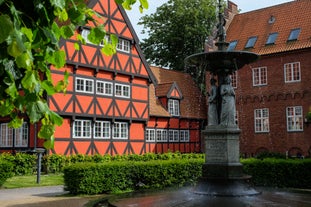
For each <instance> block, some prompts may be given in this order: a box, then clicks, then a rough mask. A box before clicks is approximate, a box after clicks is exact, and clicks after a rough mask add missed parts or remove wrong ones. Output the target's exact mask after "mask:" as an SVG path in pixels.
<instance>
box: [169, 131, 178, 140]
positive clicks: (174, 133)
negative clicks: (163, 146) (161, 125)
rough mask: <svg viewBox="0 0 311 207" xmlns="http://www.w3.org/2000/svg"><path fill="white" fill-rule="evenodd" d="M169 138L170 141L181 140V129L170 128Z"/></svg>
mask: <svg viewBox="0 0 311 207" xmlns="http://www.w3.org/2000/svg"><path fill="white" fill-rule="evenodd" d="M168 138H169V141H170V142H179V130H174V129H170V130H168Z"/></svg>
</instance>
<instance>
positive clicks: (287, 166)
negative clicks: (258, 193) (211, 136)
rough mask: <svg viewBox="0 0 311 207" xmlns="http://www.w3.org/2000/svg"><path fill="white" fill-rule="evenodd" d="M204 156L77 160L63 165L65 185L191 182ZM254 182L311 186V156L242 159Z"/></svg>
mask: <svg viewBox="0 0 311 207" xmlns="http://www.w3.org/2000/svg"><path fill="white" fill-rule="evenodd" d="M203 163H204V160H203V159H189V160H178V159H175V160H169V161H149V162H108V163H101V164H96V163H80V164H74V165H71V166H67V167H65V169H64V180H65V186H66V189H67V190H68V191H70V192H71V193H72V194H98V193H106V192H118V191H133V190H139V189H149V188H152V189H158V188H165V187H170V186H183V185H185V184H193V183H195V182H196V181H197V178H198V177H200V176H201V169H202V164H203ZM242 163H243V165H244V170H245V173H246V174H249V175H252V177H253V178H252V179H253V180H252V181H253V182H254V184H255V185H257V186H270V187H293V188H311V159H305V160H285V159H264V160H259V159H255V158H253V159H247V160H242Z"/></svg>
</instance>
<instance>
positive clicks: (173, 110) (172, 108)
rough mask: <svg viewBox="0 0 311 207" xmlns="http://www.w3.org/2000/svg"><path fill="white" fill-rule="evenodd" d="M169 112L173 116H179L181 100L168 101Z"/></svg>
mask: <svg viewBox="0 0 311 207" xmlns="http://www.w3.org/2000/svg"><path fill="white" fill-rule="evenodd" d="M168 112H169V113H170V114H171V115H173V116H179V114H180V113H179V100H175V99H169V100H168Z"/></svg>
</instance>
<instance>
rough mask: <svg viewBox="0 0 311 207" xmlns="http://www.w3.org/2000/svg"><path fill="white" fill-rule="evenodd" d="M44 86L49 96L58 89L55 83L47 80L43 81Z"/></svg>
mask: <svg viewBox="0 0 311 207" xmlns="http://www.w3.org/2000/svg"><path fill="white" fill-rule="evenodd" d="M41 86H42V88H43V89H44V90H45V91H46V92H47V94H48V95H49V96H51V95H53V94H55V93H56V90H55V88H54V85H53V83H52V82H51V81H48V80H45V81H43V82H42V85H41Z"/></svg>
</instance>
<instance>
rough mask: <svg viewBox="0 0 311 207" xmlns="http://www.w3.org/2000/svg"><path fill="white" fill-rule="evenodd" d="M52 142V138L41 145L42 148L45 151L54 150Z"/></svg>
mask: <svg viewBox="0 0 311 207" xmlns="http://www.w3.org/2000/svg"><path fill="white" fill-rule="evenodd" d="M54 140H55V138H54V136H52V137H50V138H49V139H47V140H46V141H45V142H44V143H43V147H44V148H45V149H54Z"/></svg>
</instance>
